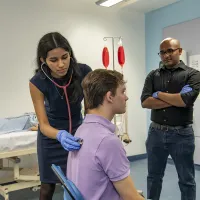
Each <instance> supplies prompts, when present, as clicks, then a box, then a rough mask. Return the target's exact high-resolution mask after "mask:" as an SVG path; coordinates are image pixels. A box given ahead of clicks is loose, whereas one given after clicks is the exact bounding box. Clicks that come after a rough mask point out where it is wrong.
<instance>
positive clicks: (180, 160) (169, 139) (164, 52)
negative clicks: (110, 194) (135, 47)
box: [141, 38, 200, 200]
mask: <svg viewBox="0 0 200 200" xmlns="http://www.w3.org/2000/svg"><path fill="white" fill-rule="evenodd" d="M181 53H182V48H181V47H180V42H179V41H178V40H177V39H173V38H167V39H165V40H163V41H162V42H161V44H160V52H159V53H158V54H159V55H160V57H161V60H162V63H163V66H161V67H160V68H159V69H156V70H152V71H151V72H150V73H149V74H148V76H147V77H146V80H145V84H144V88H143V91H142V95H141V102H142V107H143V108H148V109H151V121H152V123H151V124H150V127H149V133H148V138H147V141H146V149H147V154H148V177H147V193H148V198H149V199H152V200H159V199H160V193H161V189H162V180H163V177H164V172H165V168H166V163H167V159H168V156H169V155H171V157H172V159H173V161H174V163H175V167H176V170H177V173H178V178H179V187H180V190H181V200H195V199H196V183H195V169H194V160H193V155H194V150H195V143H194V140H195V139H194V132H193V128H192V123H193V104H194V102H195V100H196V98H197V96H198V94H199V90H200V72H199V71H197V70H195V69H193V68H190V67H188V66H186V65H185V64H184V63H183V62H182V61H180V55H181Z"/></svg>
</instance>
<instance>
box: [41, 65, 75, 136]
mask: <svg viewBox="0 0 200 200" xmlns="http://www.w3.org/2000/svg"><path fill="white" fill-rule="evenodd" d="M44 65H46V63H42V64H41V70H42V71H43V73H44V75H45V76H46V77H47V78H48V79H49V80H50V81H51V82H52V83H53V84H55V85H56V86H57V87H59V88H61V89H63V90H64V94H65V98H66V102H67V108H68V115H69V133H72V117H71V109H70V104H69V98H68V94H67V87H68V86H69V85H70V83H71V80H72V74H73V71H72V74H71V76H70V79H69V82H68V83H67V84H66V85H58V84H57V83H56V82H55V81H54V80H52V79H51V78H50V77H49V76H48V75H47V73H46V72H45V71H44V69H43V66H44Z"/></svg>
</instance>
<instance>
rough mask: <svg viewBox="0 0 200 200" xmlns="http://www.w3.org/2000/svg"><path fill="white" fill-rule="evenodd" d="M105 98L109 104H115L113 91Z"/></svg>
mask: <svg viewBox="0 0 200 200" xmlns="http://www.w3.org/2000/svg"><path fill="white" fill-rule="evenodd" d="M105 98H106V100H107V101H108V102H109V103H113V94H112V92H111V91H109V92H107V93H106V95H105Z"/></svg>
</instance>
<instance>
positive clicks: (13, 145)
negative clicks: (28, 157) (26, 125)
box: [0, 131, 37, 153]
mask: <svg viewBox="0 0 200 200" xmlns="http://www.w3.org/2000/svg"><path fill="white" fill-rule="evenodd" d="M36 144H37V131H21V132H12V133H6V134H2V135H0V152H1V153H6V152H9V153H11V152H12V151H13V152H14V151H20V150H25V149H36Z"/></svg>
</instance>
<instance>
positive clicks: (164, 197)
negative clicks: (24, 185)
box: [0, 159, 200, 200]
mask: <svg viewBox="0 0 200 200" xmlns="http://www.w3.org/2000/svg"><path fill="white" fill-rule="evenodd" d="M146 176H147V160H146V159H144V160H139V161H135V162H132V163H131V177H132V178H133V180H134V183H135V185H136V187H137V188H138V189H141V190H143V191H144V194H145V196H146ZM196 183H197V198H196V199H197V200H198V199H200V171H196ZM38 196H39V192H32V191H31V190H30V189H26V190H21V191H17V192H13V193H11V194H10V200H38V199H39V198H38ZM62 197H63V194H62V189H61V188H60V187H59V188H57V189H56V193H55V195H54V198H53V200H63V198H62ZM2 199H3V198H1V197H0V200H2ZM160 200H181V196H180V190H179V187H178V177H177V173H176V170H175V167H174V165H171V164H168V165H167V168H166V172H165V177H164V182H163V190H162V194H161V198H160Z"/></svg>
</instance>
